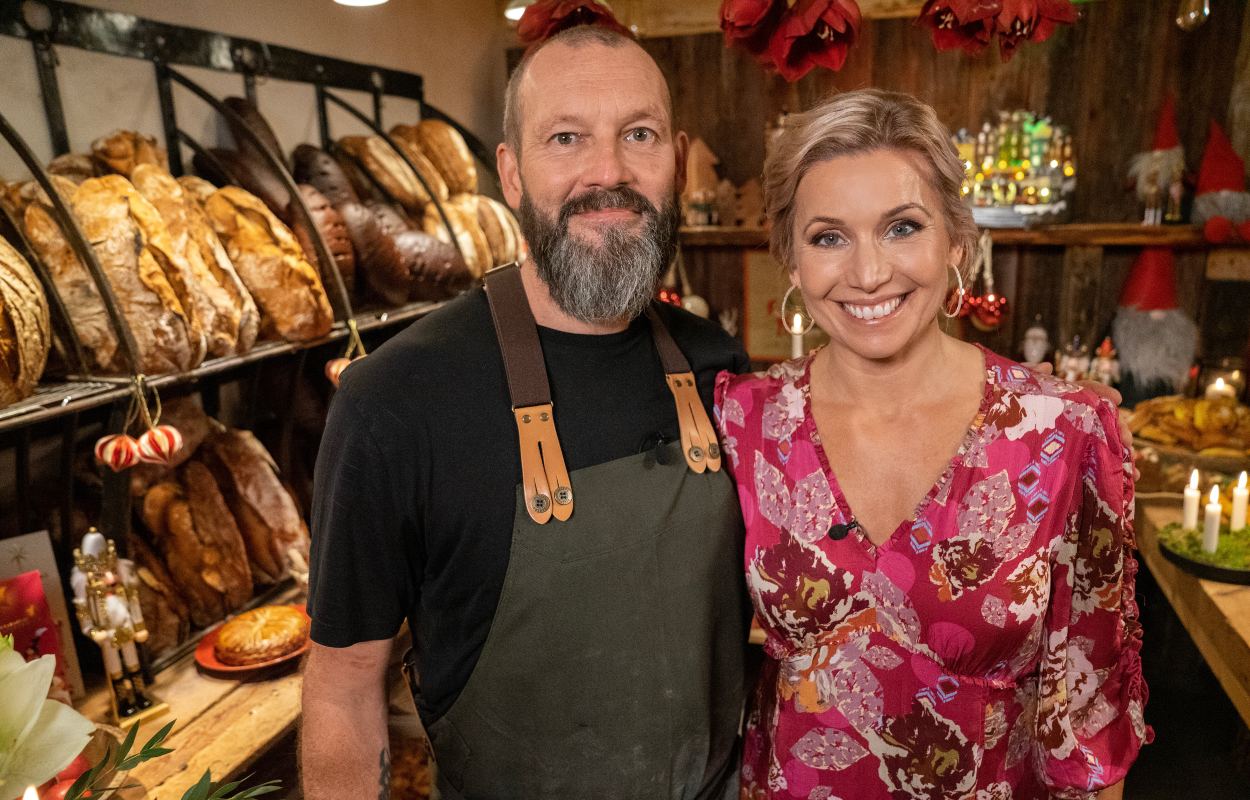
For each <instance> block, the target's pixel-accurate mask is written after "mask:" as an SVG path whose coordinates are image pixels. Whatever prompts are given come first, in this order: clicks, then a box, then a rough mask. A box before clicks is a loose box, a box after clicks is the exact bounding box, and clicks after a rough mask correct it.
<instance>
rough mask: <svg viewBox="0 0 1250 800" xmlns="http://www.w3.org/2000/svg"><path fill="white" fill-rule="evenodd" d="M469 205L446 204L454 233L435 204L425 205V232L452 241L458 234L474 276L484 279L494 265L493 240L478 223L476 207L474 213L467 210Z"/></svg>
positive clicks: (441, 239) (459, 243) (436, 237)
mask: <svg viewBox="0 0 1250 800" xmlns="http://www.w3.org/2000/svg"><path fill="white" fill-rule="evenodd" d="M466 208H467V205H466V204H465V203H461V204H460V205H457V204H454V203H450V202H449V203H447V204H445V205H444V206H443V213H444V214H446V216H447V221H448V222H450V223H451V230H452V233H451V234H449V233H448V232H447V226H446V225H444V224H443V219H442V217H441V216H440V215H439V213H438V209H437V208H435V206H434V204H433V203H430V204H429V205H427V206H426V207H425V216H424V218H423V221H422V222H423V227H424V229H425V232H426V233H428V234H429V235H430V236H433V237H434V238H435V239H438V240H439V241H442V242H448V243H450V242H451V241H452V234H454V235H455V240H456V243H457V244H458V245H459V246H460V253H461V255H463V256H464V263H465V264H466V265H467V266H468V267H469V271H470V272H471V273H472V274H473V277H474V278H480V277H482V276H483V275H484V274H486V270H488V269H490V268H491V266H493V265H492V264H491V263H490V262H491V253H490V243H489V242H487V241H486V234H484V233H482V229H481V228H480V227H479V226H478V224H477V210H476V208H474V209H473V210H472V212H469V211H467V210H466ZM470 213H471V214H472V216H470Z"/></svg>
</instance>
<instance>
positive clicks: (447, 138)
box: [397, 119, 477, 194]
mask: <svg viewBox="0 0 1250 800" xmlns="http://www.w3.org/2000/svg"><path fill="white" fill-rule="evenodd" d="M397 127H398V126H397ZM405 133H408V135H405V136H404V137H403V138H406V139H410V141H415V143H416V144H417V146H418V147H420V148H421V152H423V153H425V155H426V158H428V159H430V162H431V163H433V164H434V166H435V167H436V168H437V169H438V171H439V173H440V174H441V175H442V176H443V180H445V181H446V182H447V190H448V191H449V192H451V194H460V193H461V192H468V193H470V194H477V167H476V166H475V165H474V163H473V154H472V153H471V152H469V146H468V145H467V144H465V141H464V137H463V136H461V135H460V131H458V130H456V129H455V128H453V127H452V126H451V125H449V124H448V123H446V122H444V121H442V120H441V119H423V120H421V122H420V123H418V124H417V125H416V130H415V131H411V132H410V133H409V132H407V131H405Z"/></svg>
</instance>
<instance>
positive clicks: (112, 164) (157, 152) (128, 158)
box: [91, 130, 169, 177]
mask: <svg viewBox="0 0 1250 800" xmlns="http://www.w3.org/2000/svg"><path fill="white" fill-rule="evenodd" d="M91 158H92V160H93V161H95V166H96V172H97V173H98V174H100V175H105V174H108V173H111V172H113V173H117V174H118V175H124V176H126V177H130V173H131V172H133V171H134V168H135V167H137V166H139V165H140V164H156V165H158V166H161V167H164V168H165V169H169V160H168V158H167V157H166V155H165V149H164V148H163V147H161V146H160V145H158V144H157V143H156V139H155V138H153V137H151V136H144V135H143V134H142V133H138V132H136V131H123V130H117V131H113V132H112V133H110V134H109V135H108V136H101V137H100V138H99V139H96V140H95V141H94V142H92V143H91Z"/></svg>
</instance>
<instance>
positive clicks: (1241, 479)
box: [1237, 469, 1246, 489]
mask: <svg viewBox="0 0 1250 800" xmlns="http://www.w3.org/2000/svg"><path fill="white" fill-rule="evenodd" d="M1237 488H1238V489H1244V488H1246V471H1245V470H1244V469H1243V470H1242V471H1241V477H1239V478H1238V479H1237Z"/></svg>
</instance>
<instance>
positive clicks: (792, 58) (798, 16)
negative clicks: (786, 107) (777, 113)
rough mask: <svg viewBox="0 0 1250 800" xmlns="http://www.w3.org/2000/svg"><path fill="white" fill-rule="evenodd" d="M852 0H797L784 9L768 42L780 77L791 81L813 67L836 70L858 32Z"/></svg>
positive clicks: (769, 52) (854, 4) (840, 66)
mask: <svg viewBox="0 0 1250 800" xmlns="http://www.w3.org/2000/svg"><path fill="white" fill-rule="evenodd" d="M859 21H860V13H859V4H858V3H856V2H855V0H799V2H798V3H797V4H796V5H795V6H794V7H793V8H791V9H790V10H789V11H788V12H786V14H785V16H783V17H782V18H781V23H780V24H779V25H778V26H777V30H776V31H775V32H774V33H773V36H772V39H771V40H770V41H769V43H768V54H769V56H770V57H771V58H772V62H773V65H774V66H776V68H777V72H778V73H779V74H780V75H781V77H783V78H785V79H786V80H787V81H790V82H791V83H793V82H794V81H797V80H798V79H799V78H802V77H803V76H804V75H806V74H807V73H808V72H810V71H811V70H812V68H813V67H817V66H820V67H825V68H827V69H832V70H839V69H842V65H843V64H845V63H846V51H847V50H848V49H849V48H850V46H851V45H852V44H854V43H855V37H856V36H857V35H858V33H859Z"/></svg>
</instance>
